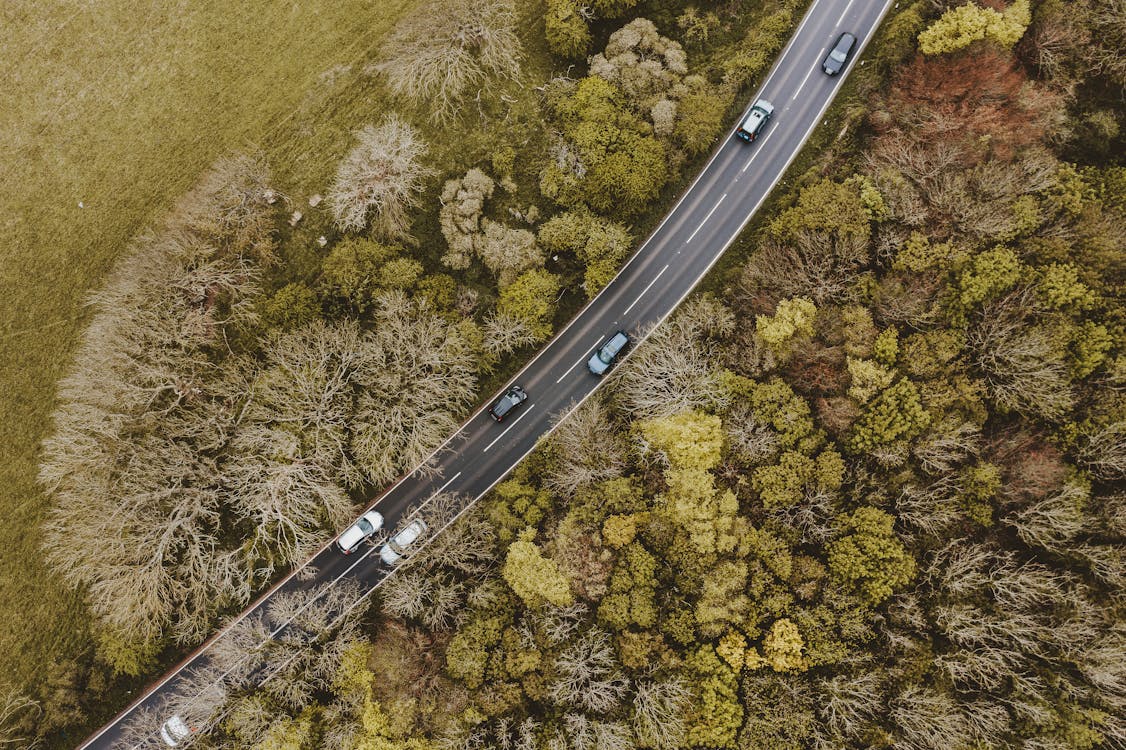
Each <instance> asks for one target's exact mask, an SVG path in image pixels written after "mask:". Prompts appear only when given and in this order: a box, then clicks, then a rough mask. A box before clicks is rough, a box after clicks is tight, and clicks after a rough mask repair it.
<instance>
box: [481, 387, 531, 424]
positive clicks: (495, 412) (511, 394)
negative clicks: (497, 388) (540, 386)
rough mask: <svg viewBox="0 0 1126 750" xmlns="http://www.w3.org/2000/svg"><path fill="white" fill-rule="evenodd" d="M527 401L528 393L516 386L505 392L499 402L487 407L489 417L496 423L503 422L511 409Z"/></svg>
mask: <svg viewBox="0 0 1126 750" xmlns="http://www.w3.org/2000/svg"><path fill="white" fill-rule="evenodd" d="M527 400H528V392H527V391H525V390H524V389H523V388H521V387H520V386H518V385H514V386H512V387H511V388H509V389H508V390H507V391H505V393H504V395H503V396H501V397H500V400H499V401H497V402H496V403H495V404H493V405H492V406H491V407H489V416H490V417H492V418H493V419H495V420H496V421H498V422H503V421H504V418H505V417H507V416H508V415H509V414H510V413H511V412H512V410H513V409H515V408H516V407H517V406H519V405H520V404H522V403H524V402H525V401H527Z"/></svg>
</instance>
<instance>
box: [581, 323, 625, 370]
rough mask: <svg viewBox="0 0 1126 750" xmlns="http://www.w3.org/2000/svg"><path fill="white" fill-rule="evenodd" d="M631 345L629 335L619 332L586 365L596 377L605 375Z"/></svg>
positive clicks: (599, 348)
mask: <svg viewBox="0 0 1126 750" xmlns="http://www.w3.org/2000/svg"><path fill="white" fill-rule="evenodd" d="M627 344H629V334H628V333H626V332H625V331H618V332H617V333H615V334H614V335H613V336H611V337H610V338H609V339H608V340H607V341H606V343H605V344H603V345H602V346H600V347H598V351H596V352H595V353H594V356H592V357H591V358H590V361H589V362H587V363H586V366H587V367H588V368H589V369H590V371H591V372H593V373H594V374H595V375H604V374H606V371H607V370H609V369H610V365H612V364H614V360H615V359H617V358H618V355H619V354H621V353H622V350H623V349H625V348H626V345H627Z"/></svg>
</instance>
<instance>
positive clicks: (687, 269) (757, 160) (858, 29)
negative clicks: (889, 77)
mask: <svg viewBox="0 0 1126 750" xmlns="http://www.w3.org/2000/svg"><path fill="white" fill-rule="evenodd" d="M891 3H892V0H816V2H815V3H814V5H813V6H812V7H811V8H810V10H809V12H808V13H807V14H806V16H805V17H804V18H803V19H802V21H801V23H800V25H799V26H798V28H797V30H796V32H795V34H794V35H793V37H792V38H791V40H790V43H789V44H788V46H787V47H786V49H785V50H783V53H782V55H781V57H780V58H779V59H778V61H777V62H776V63H775V66H774V68H773V69H772V71H771V73H770V74H769V76H768V77H767V80H766V82H765V84H764V85H763V87H762V89H761V90H760V92H759V94H758V96H757V97H756V98H758V97H761V98H765V99H767V100H769V101H770V102H772V103H773V104H774V107H775V112H774V116H773V118H772V119H771V121H770V122H769V123H768V124H767V126H766V129H765V130H764V131H763V132H762V134H761V135H760V136H759V137H758V139H757V140H756V141H755V142H754V143H750V144H748V143H745V142H743V141H741V140H739V139H738V138H735V137H734V136H733V132H734V127H733V128H732V130H731V131H730V132H729V133H728V134H727V135H726V136H725V137H724V139H723V141H722V143H721V144H720V145H719V147H718V148H717V150H716V152H715V153H714V154H713V156H712V158H711V160H710V161H709V162H708V164H707V165H706V166H705V168H704V170H703V171H702V172H701V173H700V175H699V176H698V177H697V179H696V181H695V182H694V183H693V184H692V186H691V187H690V188H689V190H688V191H687V192H686V193H685V194H684V196H683V197H682V198H681V199H680V200H679V201H678V202H677V204H676V205H675V206H674V207H673V209H672V211H670V213H669V214H668V216H667V217H666V218H665V219H664V221H663V222H662V223H661V225H660V226H659V227H658V228H657V229H656V230H655V231H654V233H653V234H652V235H651V236H650V237H649V239H648V240H647V241H646V242H645V244H644V245H642V246H641V248H640V250H639V251H638V252H637V254H636V255H634V256H633V258H632V259H631V260H630V261H629V262H628V263H627V264H626V265H625V267H624V268H623V269H622V271H621V272H620V273H619V274H618V276H617V277H616V278H615V279H614V280H613V281H612V282H611V283H610V284H609V285H607V287H606V288H605V289H604V290H603V291H602V292H601V293H600V294H599V295H598V296H597V297H596V298H595V299H594V300H593V301H591V303H590V304H588V305H587V306H586V307H585V308H584V309H583V310H582V311H581V312H580V313H579V315H578V316H577V317H576V318H575V319H574V320H572V322H571V323H570V324H569V325H568V326H567V327H566V328H564V329H563V330H562V331H560V332H559V333H558V334H557V335H556V336H555V338H554V339H552V340H551V341H550V342H549V343H548V344H547V345H546V346H545V347H544V348H543V349H542V350H541V351H540V352H539V353H538V354H537V355H536V357H535V358H534V359H533V360H532V361H531V362H529V363H528V365H527V366H526V367H525V368H524V369H523V370H521V372H520V373H519V374H518V375H517V376H516V377H515V378H513V380H512V381H511V382H512V383H517V384H519V385H521V386H523V387H524V389H525V390H526V391H527V392H528V394H529V398H528V400H527V401H526V402H525V403H524V404H523V406H522V407H519V408H518V409H517V410H515V411H514V412H512V413H511V414H510V415H509V417H508V418H507V419H506V420H505V422H503V423H501V424H497V423H496V422H494V421H493V420H492V418H491V417H490V416H489V415H488V414H487V413H486V411H485V409H484V408H482V409H481V410H480V411H478V412H477V413H476V414H474V415H473V416H472V417H471V418H470V419H469V420H467V422H466V423H465V424H464V425H463V427H462V428H461V430H460V431H459V432H458V433H457V434H456V435H454V436H453V437H451V438H450V440H449V441H447V443H446V445H445V446H444V447H443V449H440V453H439V457H438V471H437V472H427V473H425V474H421V473H415V474H411V475H408V476H406V477H404V478H402V479H400V480H399V482H398V483H396V484H395V485H394V486H392V487H391V488H390V489H389V490H388V491H387V492H385V493H384V494H383V495H381V496H380V497H379V498H378V500H376V501H375V504H374V507H376V508H377V509H378V510H379V511H380V512H381V513H382V514H383V515H384V516H385V517H386V519H387V524H386V525H387V527H388V528H391V529H393V528H394V527H395V526H396V525H397V524H398V523H400V521H401V520H402V519H403V517H404V515H405V514H406V513H408V512H409V511H411V510H412V509H415V508H417V507H419V506H420V505H422V504H423V503H424V502H425V501H426V500H427V499H428V498H430V497H431V496H432V495H434V494H435V493H437V492H439V491H446V492H451V493H458V494H460V495H464V496H468V497H471V498H478V497H480V496H481V495H483V494H485V493H486V492H487V491H488V490H489V489H490V488H491V487H493V486H494V485H495V484H496V483H497V482H499V481H501V480H502V479H503V478H504V477H505V476H506V475H507V474H508V472H509V471H511V469H512V468H513V467H514V466H515V465H516V464H517V463H518V462H519V461H520V460H521V459H523V458H524V457H525V456H527V455H528V453H529V452H531V451H532V449H533V448H534V447H535V445H536V443H537V442H538V441H539V440H540V438H542V437H543V436H544V435H545V434H546V433H547V431H548V430H549V429H550V427H551V424H552V423H553V421H554V420H555V419H556V418H557V417H558V415H560V414H561V413H563V412H566V411H567V410H568V409H569V408H571V407H573V406H574V405H575V404H577V403H578V402H580V401H581V400H582V399H583V398H585V397H586V396H588V395H590V393H592V392H593V390H594V389H595V388H596V387H597V386H598V384H599V383H600V382H602V381H601V380H600V379H599V378H597V377H595V376H593V375H591V373H590V372H589V371H588V370H587V368H586V361H587V359H588V358H589V357H590V355H591V353H592V352H593V351H594V349H595V348H596V347H597V346H599V345H600V344H601V343H602V342H603V341H604V340H605V339H606V338H607V337H608V336H610V335H611V334H612V333H613V332H614V331H617V330H625V331H629V332H635V331H638V330H640V329H643V328H645V327H646V326H648V325H649V324H652V323H655V322H659V321H662V320H664V319H665V318H666V317H667V316H668V315H669V314H670V313H671V312H672V311H673V310H674V308H675V307H676V306H677V305H678V304H679V303H680V302H681V301H682V300H683V299H684V298H685V297H686V296H687V295H688V294H689V292H691V290H692V288H693V287H694V286H695V285H696V284H697V283H698V282H699V281H700V279H701V278H702V277H703V276H704V274H705V273H707V271H708V269H710V268H711V267H712V265H713V264H714V263H715V262H716V261H717V260H718V259H719V257H720V255H722V254H723V252H724V250H726V249H727V247H728V246H729V245H730V244H731V243H732V242H733V241H734V240H735V239H736V237H737V236H738V235H739V233H740V231H741V230H742V228H743V227H744V226H745V225H746V223H747V222H748V221H749V220H750V218H751V216H752V215H753V214H754V213H755V211H756V210H757V209H758V207H759V206H760V205H761V204H762V202H763V201H764V200H765V198H766V196H767V195H768V194H769V193H770V191H771V189H772V188H773V187H774V185H775V184H776V183H777V181H778V180H779V179H781V177H782V175H783V173H784V172H785V170H786V167H787V166H788V165H789V163H790V162H791V161H792V160H793V159H794V157H795V156H796V155H797V153H798V151H799V150H800V149H801V146H802V144H803V143H804V142H805V140H806V139H807V138H808V137H809V135H810V134H811V133H812V132H813V129H814V128H815V127H816V126H817V124H818V122H819V121H820V119H821V117H822V116H823V114H824V112H825V110H826V109H827V108H828V106H829V103H830V102H831V101H832V98H833V96H834V95H835V93H836V91H837V88H838V86H840V84H841V81H842V79H843V78H844V77H845V76H846V75H847V73H848V71H849V70H850V69H851V67H852V66H853V65H855V64H859V63H858V62H857V60H858V58H859V57H860V54H859V52H860V51H859V50H858V51H857V52H856V53H855V54H854V56H853V58H852V60H851V61H850V63H849V66H848V67H847V68H846V69H845V71H843V72H842V74H841V75H839V76H837V77H835V78H830V77H829V76H826V75H825V74H824V73H822V72H821V69H820V67H821V61H822V60H823V59H824V57H825V54H826V53H827V51H828V49H829V48H830V47H831V46H832V45H833V43H834V42H835V41H836V39H837V37H838V36H839V35H840V33H841V32H844V31H850V32H852V33H854V34H856V36H857V37H859V39H860V44H861V45H863V44H865V43H866V42H867V40H868V39H869V38H870V37H871V34H872V32H873V31H874V29H875V28H876V26H877V25H878V23H879V21H880V19H881V18H882V16H883V14H884V13H885V12H886V11H887V9H888V8H889V6H890V5H891ZM861 49H862V48H861ZM750 104H751V102H748V108H747V109H748V110H749V109H750ZM498 395H499V394H498ZM489 403H491V401H490V402H489ZM487 405H488V404H486V406H487ZM432 531H440V530H432ZM307 565H308V566H311V567H312V569H314V570H315V571H316V573H315V575H314V576H312V577H311V578H307V577H304V576H297V575H291V576H290V577H289V578H287V579H285V580H283V581H282V582H280V583H279V584H278V585H277V586H276V587H274V589H272V590H271V591H270V592H269V593H267V594H266V595H264V596H263V597H262V598H261V599H259V600H258V601H257V602H256V603H255V604H254V605H253V606H252V607H251V608H250V609H248V610H247V614H249V613H253V612H256V611H258V610H259V608H261V607H262V606H264V602H265V601H267V600H268V598H269V597H270V596H272V595H273V594H274V593H276V592H277V591H278V590H287V591H288V590H292V589H295V588H302V589H308V588H310V587H312V586H316V585H318V584H320V583H324V582H326V581H336V580H340V579H343V578H355V579H357V580H358V581H359V582H360V583H361V584H362V585H363V587H364V590H368V591H370V590H371V589H372V588H373V587H374V586H376V585H377V584H378V583H379V582H380V581H381V580H382V579H383V578H384V577H386V575H387V574H388V572H389V569H388V568H387V567H386V566H384V565H383V564H382V563H381V562H380V561H379V555H378V551H377V550H376V548H375V547H373V546H364V547H362V548H361V550H360V551H358V552H357V553H356V554H354V555H352V556H350V557H345V556H343V555H340V554H339V553H338V552H337V551H336V550H335V549H333V548H332V547H331V546H327V545H326V547H325V548H324V549H322V550H321V551H320V552H319V553H318V554H317V555H315V556H314V558H313V559H312V560H311V561H310V562H309V563H308V564H307ZM301 578H306V580H300V579H301ZM222 637H223V635H222V633H220V634H219V635H218V636H216V639H218V638H222ZM216 639H212V641H211V642H209V643H208V644H206V645H205V646H204V647H202V648H201V649H199V650H198V651H196V652H195V653H194V654H193V655H192V656H191V657H189V658H188V659H187V660H185V661H184V662H183V663H181V664H180V665H179V666H178V667H177V668H176V669H175V670H174V671H173V672H171V673H169V674H168V675H166V676H165V677H164V678H162V679H161V680H160V681H159V682H158V683H156V684H154V685H152V686H150V687H149V688H148V689H147V690H146V691H145V693H144V695H143V696H142V697H141V698H140V699H138V700H137V701H136V702H135V703H134V704H133V705H132V706H130V707H129V708H128V709H126V710H125V711H124V712H122V713H121V714H120V715H118V716H117V717H116V718H115V719H114V720H113V721H112V722H110V723H109V724H107V725H106V726H105V727H103V728H102V729H101V730H100V731H99V732H98V733H97V734H95V735H93V736H92V737H90V738H89V739H87V740H86V741H85V742H83V743H82V745H80V748H81V750H85V749H86V748H99V749H100V748H111V747H117V748H130V747H137V745H136V744H132V745H131V744H130V743H126V742H124V741H122V739H121V728H122V726H123V725H124V723H125V722H127V721H128V720H129V718H130V717H131V716H132V715H134V713H135V712H137V711H138V709H142V708H144V709H157V710H159V711H161V712H167V711H169V710H171V709H169V708H168V706H167V705H166V704H167V702H168V700H169V696H170V695H172V694H173V693H174V692H175V691H176V688H177V686H178V685H180V684H182V681H183V679H184V676H185V675H186V674H187V673H188V672H190V671H191V670H192V669H193V668H194V667H198V666H200V665H201V664H203V663H205V661H206V660H207V659H208V658H209V657H208V648H209V646H210V643H212V642H214V640H216ZM149 739H150V741H149V742H145V743H144V744H145V745H150V742H151V741H152V740H155V739H156V738H155V736H153V737H151V738H149Z"/></svg>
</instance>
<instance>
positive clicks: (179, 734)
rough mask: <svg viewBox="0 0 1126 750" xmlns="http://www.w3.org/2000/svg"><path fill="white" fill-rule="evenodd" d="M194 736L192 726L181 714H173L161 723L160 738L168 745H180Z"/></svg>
mask: <svg viewBox="0 0 1126 750" xmlns="http://www.w3.org/2000/svg"><path fill="white" fill-rule="evenodd" d="M191 736H192V728H191V727H189V726H188V724H187V722H186V721H184V720H183V719H181V718H180V716H179V715H176V716H171V717H169V718H168V719H167V720H165V722H164V723H163V724H161V725H160V739H162V740H164V744H165V745H168V747H179V746H180V745H181V744H183V742H184V740H186V739H188V738H189V737H191Z"/></svg>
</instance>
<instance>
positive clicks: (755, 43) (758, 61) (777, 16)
mask: <svg viewBox="0 0 1126 750" xmlns="http://www.w3.org/2000/svg"><path fill="white" fill-rule="evenodd" d="M796 5H797V4H796V3H791V2H787V3H782V6H783V7H782V8H781V9H779V10H777V11H775V12H774V13H771V14H770V15H768V16H766V17H764V18H763V19H762V20H760V21H758V22H757V23H755V24H754V25H753V26H751V28H749V29H748V30H747V32H746V34H744V36H743V38H742V39H741V40H740V41H739V43H738V44H737V45H736V47H735V49H733V50H731V51H730V52H728V53H727V54H726V55H724V58H723V62H722V64H721V67H722V70H723V80H724V83H726V84H727V85H728V86H731V87H733V88H738V87H740V86H742V85H743V84H745V83H747V82H748V81H751V80H752V79H755V78H756V77H757V76H759V75H760V74H762V73H764V72H766V70H767V68H768V67H770V63H771V62H772V61H773V60H774V55H775V54H776V53H777V52H778V51H779V50H780V49H782V46H783V45H784V44H785V43H786V39H787V37H788V36H789V34H790V31H791V29H792V28H793V25H794V23H795V14H794V8H795V6H796Z"/></svg>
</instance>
